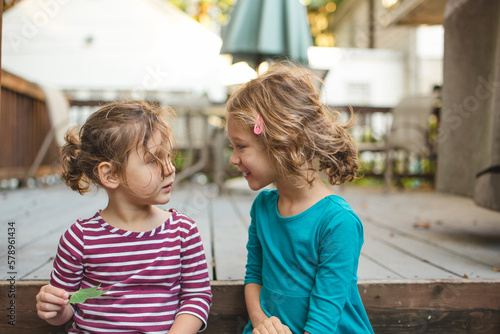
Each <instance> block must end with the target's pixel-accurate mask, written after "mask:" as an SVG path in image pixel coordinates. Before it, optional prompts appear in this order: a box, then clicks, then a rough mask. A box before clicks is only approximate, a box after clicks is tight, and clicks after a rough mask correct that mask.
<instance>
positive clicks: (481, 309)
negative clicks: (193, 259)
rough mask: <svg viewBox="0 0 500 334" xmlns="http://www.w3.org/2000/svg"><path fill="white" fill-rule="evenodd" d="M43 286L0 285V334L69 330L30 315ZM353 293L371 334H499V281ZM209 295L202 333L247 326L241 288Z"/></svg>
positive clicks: (381, 285) (378, 285)
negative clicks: (360, 301) (358, 295)
mask: <svg viewBox="0 0 500 334" xmlns="http://www.w3.org/2000/svg"><path fill="white" fill-rule="evenodd" d="M45 284H47V282H46V281H19V282H16V284H15V285H14V286H12V285H11V284H10V282H8V281H1V282H0V301H1V303H0V304H1V307H2V309H1V312H0V313H1V320H0V333H9V334H10V333H12V334H15V333H22V334H25V333H29V334H37V333H40V334H48V333H52V334H55V333H66V329H67V327H69V324H67V325H66V326H59V327H55V326H50V325H48V324H47V323H45V322H44V321H43V320H41V319H39V318H38V316H37V314H36V309H35V296H36V294H37V293H38V291H39V289H40V287H41V286H43V285H45ZM358 287H359V291H360V293H361V297H362V299H363V303H364V305H365V308H366V310H367V313H368V316H369V318H370V321H371V323H372V326H373V329H374V331H375V333H377V334H378V333H400V334H401V333H454V334H457V333H491V334H493V333H500V280H465V279H464V280H419V281H410V280H404V281H361V282H360V283H359V285H358ZM212 292H213V305H212V308H211V310H210V317H209V321H208V328H207V330H206V333H210V334H226V333H227V334H233V333H241V331H242V329H243V327H244V326H245V324H246V323H247V320H248V316H247V313H246V309H245V303H244V298H243V282H241V281H213V282H212ZM13 294H15V296H14V295H13ZM11 303H14V304H13V305H15V309H14V308H12V307H10V310H9V306H10V305H11ZM9 321H15V326H13V325H11V324H9ZM328 334H330V333H328Z"/></svg>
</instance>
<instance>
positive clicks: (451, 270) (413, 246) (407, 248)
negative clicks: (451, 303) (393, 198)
mask: <svg viewBox="0 0 500 334" xmlns="http://www.w3.org/2000/svg"><path fill="white" fill-rule="evenodd" d="M365 233H367V234H370V235H371V236H372V237H373V238H375V239H377V240H378V241H380V242H381V243H383V244H385V245H387V246H388V247H390V248H392V249H393V250H394V251H396V252H399V253H401V254H405V255H406V256H408V257H412V258H414V259H415V260H417V261H421V262H424V263H425V264H427V265H429V266H428V267H423V266H421V267H420V268H419V269H422V270H424V269H431V268H432V267H433V268H432V269H433V270H429V271H422V272H420V273H416V274H415V275H416V276H418V277H416V278H436V277H435V276H436V275H438V276H441V277H437V278H443V277H442V274H441V275H439V274H436V270H435V269H439V270H441V272H443V274H444V272H446V274H445V276H446V277H444V278H459V277H463V276H464V275H467V276H471V278H472V275H474V277H475V278H476V277H479V278H484V277H485V276H486V277H487V276H489V275H490V274H495V273H494V272H492V269H491V267H486V266H484V265H482V264H480V263H477V262H475V261H471V260H469V259H468V258H464V257H461V256H459V255H456V254H453V253H450V252H447V251H446V250H442V249H440V248H436V247H434V246H432V245H427V244H425V243H422V242H419V241H418V240H413V239H411V238H408V237H406V236H404V235H399V234H394V235H393V236H389V235H384V233H382V232H381V231H380V229H379V228H377V227H376V226H374V225H371V224H365ZM402 265H404V267H403V268H402V269H400V270H409V271H410V272H411V271H412V267H411V265H410V266H409V265H407V264H406V263H402ZM400 268H401V264H400Z"/></svg>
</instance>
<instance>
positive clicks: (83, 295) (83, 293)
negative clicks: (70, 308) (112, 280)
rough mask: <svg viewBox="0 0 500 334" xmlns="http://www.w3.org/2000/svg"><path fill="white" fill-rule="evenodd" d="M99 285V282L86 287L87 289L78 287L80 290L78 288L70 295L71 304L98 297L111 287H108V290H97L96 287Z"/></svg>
mask: <svg viewBox="0 0 500 334" xmlns="http://www.w3.org/2000/svg"><path fill="white" fill-rule="evenodd" d="M100 286H101V284H99V285H98V286H95V287H93V288H88V289H82V288H80V290H78V291H77V292H75V293H74V294H73V295H71V298H70V299H69V302H70V303H71V304H77V303H83V302H84V301H86V300H87V299H91V298H96V297H99V296H101V295H103V294H104V293H105V292H108V291H109V290H110V289H111V288H109V289H108V290H102V289H101V290H99V289H98V288H99V287H100Z"/></svg>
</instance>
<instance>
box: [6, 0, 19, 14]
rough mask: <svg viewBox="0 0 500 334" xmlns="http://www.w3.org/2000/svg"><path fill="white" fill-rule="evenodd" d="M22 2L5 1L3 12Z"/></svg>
mask: <svg viewBox="0 0 500 334" xmlns="http://www.w3.org/2000/svg"><path fill="white" fill-rule="evenodd" d="M20 1H21V0H3V11H4V12H5V11H6V10H8V9H9V8H11V7H12V6H14V5H15V4H16V3H18V2H20Z"/></svg>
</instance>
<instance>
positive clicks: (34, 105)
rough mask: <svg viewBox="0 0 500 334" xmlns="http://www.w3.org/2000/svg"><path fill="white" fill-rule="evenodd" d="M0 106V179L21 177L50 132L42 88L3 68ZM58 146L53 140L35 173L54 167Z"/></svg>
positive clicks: (41, 173)
mask: <svg viewBox="0 0 500 334" xmlns="http://www.w3.org/2000/svg"><path fill="white" fill-rule="evenodd" d="M1 82H2V85H1V86H2V93H1V94H2V96H1V110H0V180H3V179H12V178H16V179H23V178H24V177H25V176H26V175H27V173H28V171H29V170H30V167H31V166H32V164H33V162H34V161H35V158H36V156H37V154H38V151H39V149H40V147H41V146H42V143H43V141H44V139H45V137H46V136H47V134H48V133H49V132H50V129H51V125H50V119H49V114H48V112H47V108H46V105H45V97H44V94H43V92H42V90H41V89H40V88H39V87H38V86H37V85H35V84H34V83H31V82H29V81H26V80H24V79H22V78H20V77H18V76H15V75H13V74H11V73H8V72H6V71H3V70H2V77H1ZM57 157H58V148H57V145H56V143H55V141H53V142H52V143H51V144H50V147H49V149H48V151H47V153H46V155H45V157H44V159H43V160H42V162H41V165H40V167H39V168H38V170H37V171H36V173H35V176H39V175H43V174H50V173H54V172H55V171H56V168H55V166H54V164H55V162H56V161H57Z"/></svg>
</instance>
